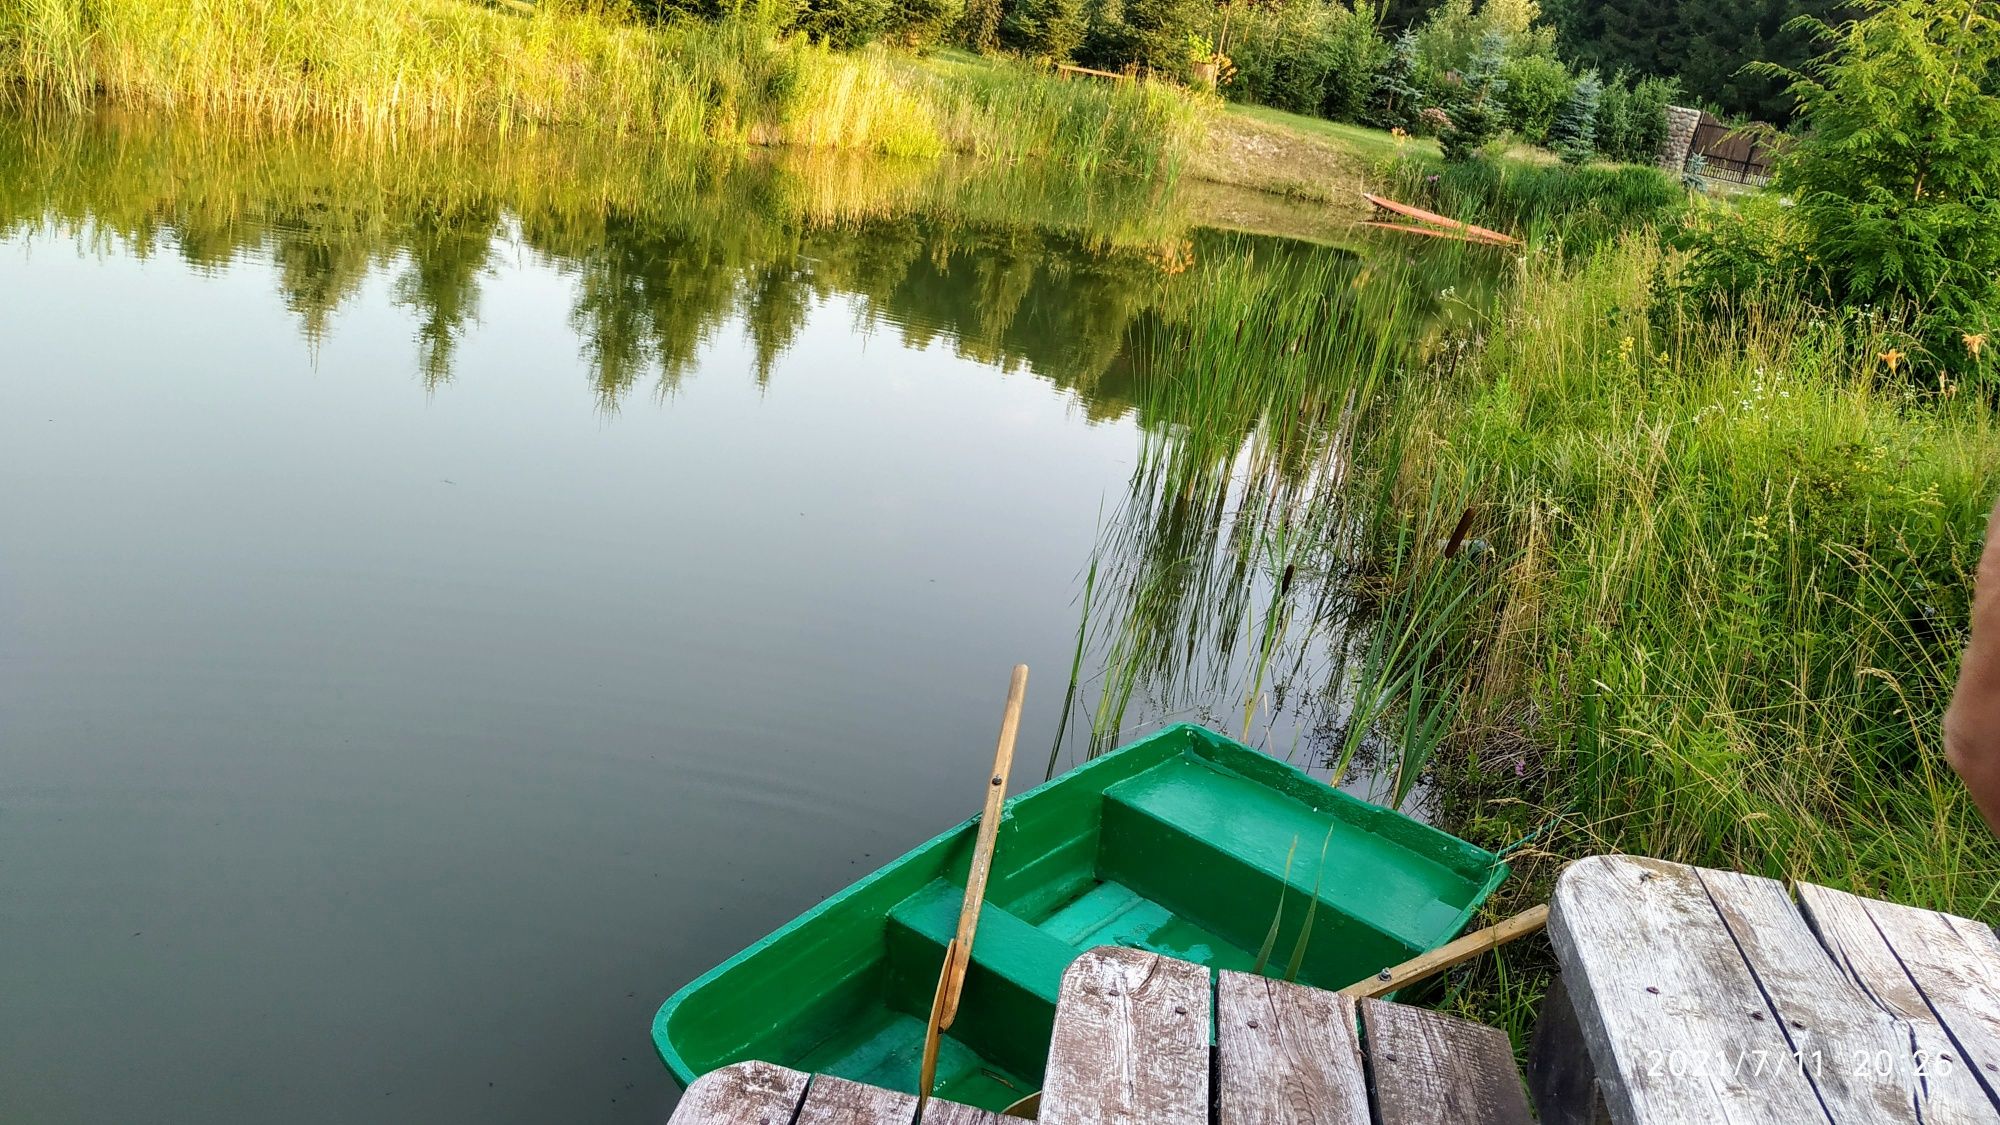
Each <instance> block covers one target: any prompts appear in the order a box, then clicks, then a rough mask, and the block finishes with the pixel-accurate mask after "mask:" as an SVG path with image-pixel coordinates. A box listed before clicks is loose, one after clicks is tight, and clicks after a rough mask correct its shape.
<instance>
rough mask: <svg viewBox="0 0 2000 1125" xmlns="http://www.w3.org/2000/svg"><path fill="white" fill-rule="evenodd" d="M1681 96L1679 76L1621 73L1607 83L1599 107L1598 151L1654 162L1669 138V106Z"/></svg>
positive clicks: (1633, 160) (1630, 160) (1615, 157)
mask: <svg viewBox="0 0 2000 1125" xmlns="http://www.w3.org/2000/svg"><path fill="white" fill-rule="evenodd" d="M1680 95H1681V84H1680V80H1679V79H1676V78H1641V79H1639V80H1637V81H1636V82H1635V81H1633V80H1632V79H1631V77H1630V76H1629V75H1626V74H1624V73H1623V72H1620V73H1618V74H1615V75H1613V76H1612V78H1611V81H1610V82H1607V83H1605V85H1604V95H1603V98H1602V100H1601V101H1600V102H1599V103H1598V107H1597V151H1599V152H1601V153H1603V154H1604V155H1605V156H1606V157H1608V158H1610V159H1612V160H1623V161H1626V162H1628V163H1632V164H1651V163H1652V162H1653V161H1654V160H1655V159H1657V158H1658V157H1659V153H1660V148H1661V146H1663V145H1664V144H1666V141H1667V107H1668V106H1669V105H1672V104H1673V103H1674V101H1675V99H1677V98H1679V97H1680Z"/></svg>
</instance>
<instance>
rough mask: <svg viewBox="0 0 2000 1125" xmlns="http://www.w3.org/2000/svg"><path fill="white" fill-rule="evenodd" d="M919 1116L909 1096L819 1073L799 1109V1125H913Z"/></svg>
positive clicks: (914, 1101) (915, 1101)
mask: <svg viewBox="0 0 2000 1125" xmlns="http://www.w3.org/2000/svg"><path fill="white" fill-rule="evenodd" d="M916 1116H917V1099H916V1098H914V1097H912V1096H910V1095H909V1094H904V1093H898V1092H897V1091H895V1090H884V1089H882V1088H881V1087H880V1086H864V1085H862V1084H861V1083H859V1082H849V1081H848V1080H847V1079H845V1078H835V1077H833V1076H832V1075H830V1074H819V1075H814V1076H813V1080H812V1087H811V1088H810V1089H808V1090H807V1091H806V1103H805V1104H804V1105H803V1106H800V1107H799V1117H798V1125H910V1122H911V1120H912V1119H914V1118H915V1117H916Z"/></svg>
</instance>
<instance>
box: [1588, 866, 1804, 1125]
mask: <svg viewBox="0 0 2000 1125" xmlns="http://www.w3.org/2000/svg"><path fill="white" fill-rule="evenodd" d="M1549 942H1550V944H1551V945H1553V946H1554V947H1555V951H1556V958H1557V960H1558V961H1560V962H1561V964H1562V968H1563V980H1564V983H1565V984H1566V985H1567V986H1568V988H1569V994H1570V997H1571V999H1572V1000H1573V1001H1574V1003H1575V1005H1576V1015H1577V1024H1578V1026H1579V1027H1580V1028H1581V1030H1582V1032H1583V1037H1584V1041H1585V1043H1586V1044H1588V1046H1589V1048H1590V1056H1591V1059H1592V1061H1593V1062H1594V1063H1595V1064H1596V1069H1597V1077H1598V1082H1599V1084H1600V1086H1601V1087H1602V1089H1603V1092H1604V1100H1605V1104H1606V1105H1607V1107H1608V1108H1609V1109H1610V1111H1611V1117H1612V1120H1614V1121H1618V1122H1621V1123H1635V1122H1651V1121H1702V1122H1707V1121H1730V1122H1735V1123H1739V1125H1753V1123H1754V1125H1805V1123H1807V1122H1813V1121H1821V1122H1824V1121H1827V1120H1828V1118H1827V1115H1826V1111H1825V1109H1824V1108H1822V1107H1821V1105H1820V1102H1819V1098H1818V1096H1817V1095H1816V1094H1815V1093H1814V1092H1813V1089H1812V1086H1811V1084H1810V1083H1808V1082H1807V1081H1806V1079H1805V1076H1804V1075H1802V1074H1800V1073H1799V1072H1798V1070H1797V1069H1796V1068H1781V1069H1779V1070H1776V1071H1773V1072H1767V1073H1764V1074H1752V1073H1750V1072H1749V1070H1748V1069H1746V1068H1744V1067H1742V1066H1741V1065H1739V1064H1738V1062H1737V1061H1736V1060H1739V1059H1742V1058H1746V1057H1747V1058H1752V1059H1754V1058H1756V1057H1758V1055H1757V1053H1758V1052H1760V1051H1761V1052H1763V1057H1765V1058H1785V1057H1788V1056H1789V1054H1790V1044H1789V1042H1788V1041H1787V1040H1786V1039H1785V1036H1784V1033H1783V1032H1781V1031H1780V1030H1779V1029H1778V1026H1777V1021H1776V1018H1775V1016H1774V1014H1773V1013H1771V1012H1770V1010H1769V1006H1768V1005H1767V1004H1765V1002H1764V998H1763V995H1762V993H1760V992H1759V990H1758V988H1757V982H1756V980H1755V979H1754V978H1753V977H1752V976H1751V975H1750V969H1749V966H1747V965H1746V964H1745V963H1744V961H1743V955H1742V954H1741V953H1740V952H1738V950H1737V948H1736V942H1735V941H1734V939H1732V938H1731V937H1730V935H1729V931H1728V929H1727V928H1726V927H1725V926H1724V925H1723V921H1722V918H1721V916H1720V915H1719V914H1718V913H1717V912H1716V908H1715V905H1714V903H1712V902H1710V901H1709V897H1708V892H1707V890H1706V889H1704V888H1703V887H1702V884H1701V881H1700V879H1699V878H1697V877H1696V875H1695V873H1694V871H1693V869H1692V868H1688V867H1683V866H1681V865H1679V864H1674V863H1666V862H1663V861H1660V860H1650V859H1642V858H1638V857H1633V856H1592V857H1590V858H1588V859H1581V860H1578V861H1576V862H1575V863H1572V864H1570V866H1569V867H1568V869H1567V870H1565V871H1564V872H1563V874H1562V877H1561V878H1560V879H1559V880H1558V881H1557V884H1556V893H1555V899H1554V902H1553V903H1552V904H1551V906H1550V913H1549ZM1760 1008H1761V1009H1763V1010H1764V1011H1765V1017H1766V1018H1764V1019H1762V1020H1752V1019H1749V1018H1748V1015H1749V1013H1751V1012H1754V1011H1757V1010H1759V1009H1760Z"/></svg>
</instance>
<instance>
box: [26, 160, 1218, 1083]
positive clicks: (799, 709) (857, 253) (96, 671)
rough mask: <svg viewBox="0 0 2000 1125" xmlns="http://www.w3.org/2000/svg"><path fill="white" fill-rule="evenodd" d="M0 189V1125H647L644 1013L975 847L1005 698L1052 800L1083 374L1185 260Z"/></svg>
mask: <svg viewBox="0 0 2000 1125" xmlns="http://www.w3.org/2000/svg"><path fill="white" fill-rule="evenodd" d="M635 164H644V166H643V167H635V166H634V165H635ZM0 184H6V185H11V186H7V187H5V188H4V194H0V207H4V210H0V232H4V236H0V294H4V295H5V297H4V300H0V340H4V341H5V349H4V360H0V529H4V531H0V951H4V956H0V997H4V1001H0V1117H4V1118H5V1119H7V1120H10V1121H24V1122H99V1121H116V1120H165V1121H196V1120H200V1121H232V1122H235V1121H243V1122H249V1121H275V1120H288V1121H425V1122H437V1121H475V1120H476V1121H482V1122H499V1121H521V1122H545V1121H576V1120H605V1121H614V1120H622V1121H635V1122H636V1121H658V1120H661V1119H663V1118H664V1116H665V1114H666V1112H667V1110H668V1107H669V1106H670V1105H671V1102H672V1099H673V1096H674V1092H673V1087H672V1084H671V1082H670V1081H669V1079H668V1077H667V1074H666V1071H665V1070H664V1068H663V1067H662V1066H661V1065H660V1063H659V1061H658V1060H657V1058H656V1057H655V1056H654V1055H653V1052H652V1049H651V1046H650V1043H649V1040H648V1037H647V1027H648V1022H649V1019H650V1017H651V1015H652V1012H653V1010H654V1009H655V1008H656V1007H657V1005H658V1004H659V1002H660V1001H661V999H663V998H664V997H665V995H666V994H667V993H669V992H671V991H672V990H673V989H674V988H676V987H678V986H679V985H680V984H681V983H683V982H685V981H686V980H688V979H689V978H691V977H693V976H694V975H696V974H698V973H699V972H701V971H703V970H704V969H706V968H708V967H709V966H711V965H712V964H714V963H715V962H717V961H718V960H720V959H722V958H723V957H725V956H727V955H728V954H729V953H731V952H733V951H734V950H736V949H738V948H740V947H741V946H743V945H744V944H746V943H748V942H749V941H751V940H753V939H755V938H756V937H758V936H760V935H762V934H763V933H765V932H767V931H768V930H770V929H771V928H772V927H774V926H775V925H777V924H778V923H780V922H782V921H784V920H785V919H787V918H789V917H791V916H792V915H793V914H795V913H797V912H798V911H799V910H800V909H802V908H803V907H805V906H807V905H810V904H811V903H812V902H814V901H817V900H818V899H819V898H820V897H822V896H824V895H826V894H828V893H830V892H831V891H833V890H835V889H837V888H838V887H840V886H841V885H844V884H845V883H846V882H847V881H849V880H850V879H852V878H853V877H855V876H856V875H858V874H860V873H862V872H864V871H866V870H868V869H871V868H872V867H874V866H875V865H876V864H878V863H880V862H882V861H883V860H885V859H887V858H889V857H891V856H893V855H895V854H897V853H899V852H901V851H902V850H904V849H906V848H907V847H909V846H911V845H913V844H914V843H916V842H918V841H919V840H921V839H923V838H926V837H928V836H929V835H931V834H933V833H934V832H936V831H938V830H939V829H941V828H943V827H944V826H946V825H948V824H950V823H952V822H954V821H957V820H959V819H961V818H963V817H964V816H965V815H967V814H968V813H969V812H970V811H971V809H972V808H973V805H974V803H975V802H976V800H977V798H978V795H979V788H980V786H979V784H978V782H979V779H980V777H981V775H982V771H983V769H984V766H985V760H986V757H987V755H988V754H990V749H991V739H992V735H993V731H994V729H995V726H996V723H997V719H998V712H999V706H1000V699H1001V696H1002V693H1003V691H1004V684H1005V678H1006V674H1007V669H1008V668H1009V666H1010V665H1011V664H1013V663H1014V662H1016V661H1026V662H1027V663H1029V664H1030V665H1032V666H1033V667H1034V669H1035V678H1034V680H1033V682H1032V685H1031V690H1030V696H1029V711H1028V717H1027V720H1026V723H1025V726H1024V729H1023V735H1022V745H1023V747H1024V754H1023V760H1024V762H1027V763H1029V764H1028V765H1027V766H1025V767H1024V769H1023V770H1022V774H1023V775H1024V776H1022V777H1020V778H1018V779H1017V780H1018V781H1019V782H1020V783H1021V784H1020V785H1017V788H1018V787H1024V785H1025V784H1026V783H1028V782H1032V781H1034V780H1039V776H1040V768H1039V756H1040V754H1041V753H1043V752H1044V751H1045V750H1046V748H1047V747H1048V745H1049V744H1050V741H1051V739H1052V737H1053V734H1054V730H1055V722H1056V712H1057V709H1058V708H1059V706H1060V704H1061V699H1062V688H1063V685H1064V680H1065V678H1066V676H1067V672H1068V667H1069V663H1070V658H1071V655H1072V647H1073V645H1074V644H1075V636H1076V630H1077V621H1078V609H1077V599H1078V594H1079V589H1080V582H1081V573H1082V570H1083V568H1084V566H1085V564H1086V561H1087V560H1088V558H1089V557H1090V555H1091V552H1092V548H1093V545H1094V544H1095V543H1096V542H1097V541H1098V538H1099V535H1100V531H1101V529H1102V526H1103V523H1104V521H1105V519H1106V518H1107V510H1108V509H1109V508H1110V507H1112V506H1115V503H1116V499H1117V497H1118V496H1119V495H1120V494H1121V493H1122V491H1123V489H1124V487H1125V483H1126V480H1127V477H1128V475H1129V474H1130V473H1131V470H1132V467H1133V462H1134V457H1135V455H1136V451H1137V446H1138V442H1139V435H1140V428H1139V425H1138V423H1137V422H1136V421H1135V420H1134V413H1133V411H1131V410H1130V409H1129V408H1128V405H1127V400H1126V397H1125V396H1126V393H1127V389H1128V388H1129V386H1130V385H1131V383H1132V380H1133V379H1134V378H1135V375H1134V373H1133V371H1132V365H1131V362H1130V360H1129V358H1128V357H1127V356H1126V354H1125V349H1124V348H1123V347H1122V345H1121V341H1122V340H1124V339H1125V337H1126V334H1127V333H1128V331H1129V330H1130V329H1131V327H1132V326H1133V325H1134V324H1135V323H1136V322H1137V321H1139V320H1140V319H1141V318H1143V317H1145V316H1146V315H1148V312H1147V310H1148V309H1149V308H1151V307H1153V306H1154V305H1155V304H1156V303H1158V302H1160V301H1163V300H1167V299H1170V295H1169V289H1170V287H1171V285H1172V284H1173V281H1172V279H1173V278H1174V277H1175V276H1177V275H1178V274H1179V273H1180V272H1181V271H1182V270H1184V269H1185V268H1186V265H1187V262H1188V261H1189V260H1190V259H1193V258H1198V257H1199V256H1201V255H1202V254H1205V253H1208V252H1209V251H1208V250H1206V249H1205V247H1207V246H1208V245H1209V243H1208V242H1205V241H1204V239H1206V238H1208V236H1205V235H1201V234H1199V233H1198V232H1196V233H1193V234H1187V233H1186V232H1184V231H1181V230H1179V229H1178V228H1175V227H1174V226H1173V225H1172V224H1173V220H1172V219H1171V217H1165V218H1163V217H1162V212H1161V210H1160V208H1159V207H1158V206H1157V205H1151V204H1147V202H1146V201H1145V200H1144V199H1143V198H1141V199H1140V200H1139V201H1138V202H1139V204H1140V205H1139V206H1127V207H1125V208H1124V209H1123V210H1120V208H1119V207H1118V206H1114V205H1112V204H1108V203H1105V202H1104V201H1103V200H1102V199H1092V198H1084V199H1081V200H1063V199H1060V198H1055V197H1052V196H1051V197H1043V196H1036V195H1033V193H1032V191H1031V192H1030V196H1031V197H1028V198H1007V197H1005V196H1004V195H999V196H996V195H994V193H995V192H996V191H997V190H998V189H996V188H994V187H993V186H992V185H990V184H988V183H986V182H984V181H983V180H982V178H981V177H979V176H976V175H974V176H966V177H962V178H958V179H952V178H950V177H944V176H941V175H940V174H937V173H926V172H911V171H909V170H907V169H885V170H864V171H861V172H857V171H855V170H854V169H852V168H839V169H834V170H831V171H827V170H805V171H798V170H775V169H771V168H757V167H752V168H733V167H716V166H713V165H704V164H703V163H702V162H700V161H695V162H692V163H688V164H677V163H674V162H671V161H667V160H665V159H660V160H658V161H656V162H653V163H644V162H638V161H634V162H629V163H621V162H619V161H617V160H615V159H609V158H606V159H604V160H601V161H598V162H596V163H592V162H591V160H590V159H589V158H588V157H585V156H578V155H576V154H573V153H568V152H565V151H562V150H560V149H559V148H557V149H549V150H547V151H545V150H544V148H538V147H535V146H532V145H521V146H519V147H511V146H510V147H504V148H498V149H490V150H478V149H474V150H471V151H459V152H453V153H446V154H442V155H436V154H425V153H404V154H402V155H401V156H400V157H398V158H397V159H394V160H386V159H383V158H381V156H380V154H375V155H373V156H370V155H367V154H356V153H353V152H347V151H344V150H342V149H340V148H339V147H338V146H337V145H333V144H330V143H325V144H316V143H312V142H306V141H298V140H289V141H285V142H275V141H274V142H253V141H247V140H243V139H241V138H229V137H218V136H201V135H196V134H189V133H185V132H176V131H172V130H163V129H159V128H142V127H140V126H138V125H135V124H134V123H129V122H128V123H125V124H123V125H120V124H118V123H112V122H100V123H97V124H94V125H91V126H89V127H82V128H76V129H70V130H66V131H62V130H59V131H57V135H55V136H53V137H50V136H44V135H43V134H42V133H41V132H39V131H37V130H30V129H27V128H25V127H23V126H21V125H19V124H18V123H11V124H8V125H6V127H5V128H4V129H0ZM885 185H886V186H885ZM1094 209H1095V210H1094ZM1010 215H1011V216H1014V217H1015V218H1014V219H1012V220H1008V219H1006V218H1005V217H1006V216H1010ZM1149 224H1154V225H1149ZM1158 224H1165V225H1163V226H1158V229H1155V226H1156V225H1158Z"/></svg>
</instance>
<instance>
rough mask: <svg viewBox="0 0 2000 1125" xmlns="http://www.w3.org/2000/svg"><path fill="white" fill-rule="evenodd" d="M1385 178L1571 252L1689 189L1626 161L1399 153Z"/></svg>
mask: <svg viewBox="0 0 2000 1125" xmlns="http://www.w3.org/2000/svg"><path fill="white" fill-rule="evenodd" d="M1383 179H1384V180H1385V181H1386V183H1385V190H1387V191H1389V192H1390V193H1391V194H1392V195H1394V196H1395V197H1396V198H1398V199H1401V200H1404V201H1406V202H1410V203H1414V204H1416V205H1418V206H1420V207H1424V208H1427V209H1430V210H1433V211H1438V212H1441V213H1443V214H1446V215H1450V216H1453V217H1455V218H1458V219H1462V220H1465V221H1468V222H1473V223H1478V224H1481V225H1483V226H1490V227H1497V228H1499V229H1501V230H1505V231H1510V232H1512V233H1514V234H1517V235H1519V236H1520V237H1521V238H1523V239H1526V240H1527V241H1528V242H1530V243H1534V244H1538V245H1545V246H1548V247H1550V248H1558V247H1559V248H1562V249H1564V250H1567V251H1569V252H1571V253H1586V252H1589V251H1591V250H1594V249H1596V248H1597V247H1599V246H1600V245H1602V244H1604V243H1606V242H1608V241H1611V240H1613V239H1616V238H1617V237H1618V236H1619V235H1621V234H1624V233H1625V232H1627V231H1631V230H1635V229H1639V228H1643V227H1648V226H1652V225H1655V224H1659V223H1662V222H1664V221H1666V220H1667V219H1668V218H1669V217H1671V216H1672V215H1674V214H1676V213H1678V212H1679V211H1681V210H1682V209H1683V208H1685V207H1686V205H1687V201H1688V193H1687V191H1686V190H1685V189H1684V188H1683V187H1682V186H1681V185H1680V184H1677V183H1675V182H1673V181H1672V180H1670V179H1669V178H1668V177H1667V176H1666V174H1665V173H1663V172H1661V171H1660V170H1658V169H1656V168H1643V167H1638V166H1636V165H1629V164H1628V165H1621V166H1617V167H1585V168H1572V167H1570V166H1568V165H1566V164H1534V163H1528V162H1524V161H1518V160H1469V161H1462V162H1459V163H1454V164H1446V163H1443V162H1441V161H1436V160H1427V159H1420V158H1415V157H1402V158H1399V159H1397V160H1394V161H1391V162H1390V163H1389V164H1388V165H1387V166H1386V168H1385V170H1384V172H1383Z"/></svg>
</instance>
